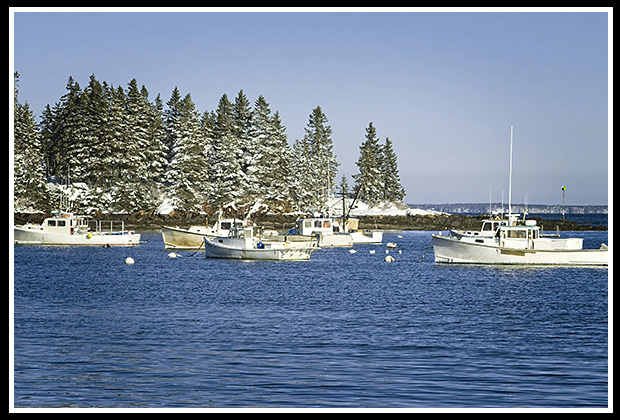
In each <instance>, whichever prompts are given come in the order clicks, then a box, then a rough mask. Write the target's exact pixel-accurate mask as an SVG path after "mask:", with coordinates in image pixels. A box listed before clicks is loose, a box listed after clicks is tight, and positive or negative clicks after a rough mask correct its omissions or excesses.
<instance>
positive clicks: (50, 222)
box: [47, 220, 56, 226]
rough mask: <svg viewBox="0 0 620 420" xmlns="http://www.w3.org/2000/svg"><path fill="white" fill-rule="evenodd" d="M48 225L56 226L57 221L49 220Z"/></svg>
mask: <svg viewBox="0 0 620 420" xmlns="http://www.w3.org/2000/svg"><path fill="white" fill-rule="evenodd" d="M47 225H48V226H56V220H48V221H47Z"/></svg>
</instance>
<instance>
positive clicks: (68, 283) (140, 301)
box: [13, 231, 608, 408]
mask: <svg viewBox="0 0 620 420" xmlns="http://www.w3.org/2000/svg"><path fill="white" fill-rule="evenodd" d="M398 235H401V236H402V237H399V236H398ZM149 236H150V234H149V233H144V234H143V239H148V238H149ZM563 236H575V237H583V238H584V248H598V247H599V246H600V244H601V243H602V242H605V243H608V242H607V232H606V231H596V232H569V233H563ZM430 239H431V233H430V232H410V231H409V232H399V233H385V235H384V240H383V245H356V246H355V247H354V249H355V250H356V251H357V253H350V252H349V250H350V248H338V249H322V250H320V251H318V252H316V253H314V254H313V255H312V257H311V259H310V261H298V262H276V261H271V262H269V261H256V262H247V261H231V260H218V259H207V258H204V252H202V251H199V252H197V253H194V252H192V251H182V252H179V254H180V255H181V256H180V257H178V258H170V257H169V256H168V254H169V251H166V250H164V249H163V242H162V240H161V236H156V237H154V238H152V239H151V240H149V241H148V242H147V243H145V244H143V245H140V246H138V247H133V248H115V247H112V248H99V247H97V248H92V247H38V246H15V247H14V251H13V252H14V261H13V264H14V278H13V282H14V283H13V293H14V308H13V310H14V314H13V317H14V318H13V323H14V337H13V340H14V342H13V344H14V347H13V348H14V358H13V362H14V370H13V374H14V402H13V404H14V406H15V407H48V408H49V407H87V408H91V407H104V408H136V407H138V408H139V407H152V408H160V407H184V408H209V407H232V408H234V407H300V408H305V407H328V408H329V407H377V408H391V407H394V408H397V407H413V408H419V407H437V408H446V407H502V408H521V407H524V408H529V407H552V408H563V407H568V408H572V407H607V406H608V269H606V268H576V267H528V268H526V267H493V266H457V265H454V266H453V265H438V264H435V263H434V260H433V259H434V256H433V250H432V247H430V249H428V252H427V254H426V255H425V257H424V259H422V261H421V262H418V261H419V260H420V258H421V257H422V256H423V255H424V253H425V251H426V250H427V247H428V245H429V243H430ZM387 242H395V243H396V244H397V245H398V247H397V248H396V249H393V250H389V252H390V255H392V256H393V257H394V259H395V261H394V262H391V263H387V262H385V261H384V258H385V256H386V253H385V252H386V246H385V244H386V243H387ZM399 250H400V251H402V252H401V253H399ZM371 251H375V252H374V253H371ZM127 257H132V258H133V259H134V261H135V263H134V264H131V265H129V264H125V259H126V258H127Z"/></svg>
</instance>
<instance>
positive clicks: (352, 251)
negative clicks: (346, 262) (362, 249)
mask: <svg viewBox="0 0 620 420" xmlns="http://www.w3.org/2000/svg"><path fill="white" fill-rule="evenodd" d="M355 253H357V251H356V250H354V249H350V250H349V254H355Z"/></svg>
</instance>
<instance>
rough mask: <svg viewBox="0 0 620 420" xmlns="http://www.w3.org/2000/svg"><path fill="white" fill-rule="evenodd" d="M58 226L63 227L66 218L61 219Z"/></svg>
mask: <svg viewBox="0 0 620 420" xmlns="http://www.w3.org/2000/svg"><path fill="white" fill-rule="evenodd" d="M58 226H60V227H62V226H66V225H65V221H64V220H59V221H58Z"/></svg>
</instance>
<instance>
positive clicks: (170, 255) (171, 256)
mask: <svg viewBox="0 0 620 420" xmlns="http://www.w3.org/2000/svg"><path fill="white" fill-rule="evenodd" d="M180 256H181V255H179V254H177V253H176V252H171V253H169V254H168V258H176V257H180Z"/></svg>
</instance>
